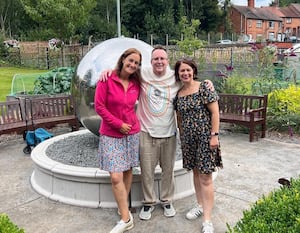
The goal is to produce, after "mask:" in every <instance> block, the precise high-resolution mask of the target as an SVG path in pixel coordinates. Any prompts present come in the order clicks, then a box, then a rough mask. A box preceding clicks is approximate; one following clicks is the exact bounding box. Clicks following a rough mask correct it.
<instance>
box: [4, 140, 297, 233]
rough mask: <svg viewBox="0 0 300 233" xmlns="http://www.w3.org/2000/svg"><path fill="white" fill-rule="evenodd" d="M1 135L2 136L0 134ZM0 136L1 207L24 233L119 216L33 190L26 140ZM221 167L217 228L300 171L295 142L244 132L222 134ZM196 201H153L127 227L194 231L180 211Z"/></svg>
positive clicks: (164, 232)
mask: <svg viewBox="0 0 300 233" xmlns="http://www.w3.org/2000/svg"><path fill="white" fill-rule="evenodd" d="M2 138H3V136H2V137H1V139H2ZM1 139H0V177H1V182H0V190H1V192H0V213H6V214H7V215H8V216H9V217H10V219H11V220H12V221H13V222H14V223H15V224H16V225H18V226H19V227H21V228H23V229H24V230H25V232H26V233H74V232H75V233H96V232H97V233H106V232H109V231H110V230H111V229H112V227H113V226H114V225H115V223H116V222H117V221H118V220H119V216H118V215H117V212H116V209H90V208H82V207H76V206H70V205H66V204H61V203H57V202H54V201H51V200H49V199H47V198H46V197H44V196H41V195H39V194H37V193H36V192H35V191H34V190H33V189H32V187H31V185H30V182H29V180H30V175H31V173H32V171H33V163H32V161H31V159H30V157H29V156H28V155H25V154H23V151H22V150H23V148H24V147H25V145H26V144H25V142H24V141H23V139H22V138H21V137H17V138H14V139H13V140H8V141H3V140H2V141H1ZM221 147H222V156H223V162H224V169H222V170H221V171H220V172H219V175H218V177H217V179H216V180H215V184H214V186H215V207H214V209H213V223H214V227H215V232H216V233H223V232H225V231H226V229H227V227H226V224H227V223H228V224H230V225H234V224H235V223H236V222H237V221H238V220H239V219H240V218H241V217H242V215H243V210H246V209H249V208H250V207H251V204H252V203H254V202H255V201H256V200H257V199H259V198H260V197H261V196H262V195H263V194H268V193H269V192H270V191H271V190H274V189H276V188H279V187H280V184H278V182H277V181H278V178H281V177H285V178H290V177H299V175H300V169H299V168H300V159H299V156H300V145H296V144H288V143H282V142H276V141H272V140H269V139H259V140H258V141H255V142H253V143H250V142H249V141H248V135H246V134H224V135H223V134H222V135H221ZM194 203H195V197H194V195H192V196H190V197H187V198H184V199H181V200H178V201H175V202H174V206H175V208H176V210H177V215H176V216H175V217H173V218H166V217H164V216H163V210H162V208H161V207H160V206H159V205H158V206H156V209H155V211H154V212H153V216H152V219H151V220H149V221H142V220H140V219H139V218H138V212H139V209H136V212H135V213H133V216H134V224H135V227H134V228H133V229H132V230H130V231H129V232H132V233H142V232H143V233H169V232H178V233H185V232H187V233H194V232H195V233H196V232H200V224H201V218H199V219H197V220H194V221H189V220H186V219H185V213H186V212H187V210H188V209H189V208H190V207H192V206H193V204H194Z"/></svg>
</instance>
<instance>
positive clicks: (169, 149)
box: [140, 132, 176, 205]
mask: <svg viewBox="0 0 300 233" xmlns="http://www.w3.org/2000/svg"><path fill="white" fill-rule="evenodd" d="M175 153H176V136H172V137H168V138H153V137H151V136H150V135H149V134H148V133H145V132H141V134H140V167H141V179H142V189H143V194H144V201H143V204H145V205H153V204H155V203H156V200H157V197H156V195H155V190H154V189H155V187H154V171H155V167H156V166H157V164H159V165H160V167H161V169H162V173H161V185H160V187H158V188H159V192H158V193H159V197H158V198H159V200H160V201H161V202H163V203H164V204H168V203H170V202H171V201H172V199H173V196H174V189H175V187H174V186H175V184H174V164H175V159H176V154H175Z"/></svg>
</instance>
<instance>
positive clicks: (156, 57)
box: [151, 49, 169, 76]
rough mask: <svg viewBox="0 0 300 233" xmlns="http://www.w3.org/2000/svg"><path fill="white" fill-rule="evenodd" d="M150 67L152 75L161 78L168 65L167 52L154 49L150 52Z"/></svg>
mask: <svg viewBox="0 0 300 233" xmlns="http://www.w3.org/2000/svg"><path fill="white" fill-rule="evenodd" d="M151 65H152V68H153V73H154V74H156V75H157V76H163V75H164V74H165V73H166V70H167V67H168V65H169V60H168V54H167V52H166V51H165V50H163V49H155V50H154V51H153V52H152V57H151Z"/></svg>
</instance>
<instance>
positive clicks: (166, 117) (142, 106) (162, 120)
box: [137, 67, 181, 138]
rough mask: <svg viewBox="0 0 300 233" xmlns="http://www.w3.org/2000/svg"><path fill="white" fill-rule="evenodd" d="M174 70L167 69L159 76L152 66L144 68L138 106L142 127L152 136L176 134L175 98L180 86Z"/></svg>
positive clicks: (161, 136)
mask: <svg viewBox="0 0 300 233" xmlns="http://www.w3.org/2000/svg"><path fill="white" fill-rule="evenodd" d="M180 86H181V85H180V83H179V82H176V81H175V76H174V71H173V70H170V69H167V72H166V74H165V75H164V76H161V77H158V76H156V75H155V74H154V73H153V69H152V67H145V68H142V85H141V93H140V98H139V104H138V107H137V116H138V117H139V119H140V123H141V129H142V131H144V132H147V133H149V134H150V135H151V136H152V137H156V138H166V137H170V136H173V135H175V132H176V121H175V115H174V108H173V99H174V97H175V96H176V93H177V92H178V90H179V88H180Z"/></svg>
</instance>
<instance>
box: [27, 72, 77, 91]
mask: <svg viewBox="0 0 300 233" xmlns="http://www.w3.org/2000/svg"><path fill="white" fill-rule="evenodd" d="M74 72H75V71H74V68H72V67H61V68H57V69H54V70H52V71H51V72H48V73H47V74H44V75H41V76H39V77H38V78H37V79H36V81H35V83H34V85H35V86H34V90H33V92H34V94H61V93H70V91H71V81H72V77H73V75H74Z"/></svg>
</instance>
